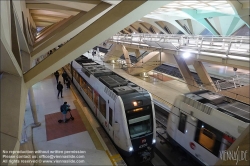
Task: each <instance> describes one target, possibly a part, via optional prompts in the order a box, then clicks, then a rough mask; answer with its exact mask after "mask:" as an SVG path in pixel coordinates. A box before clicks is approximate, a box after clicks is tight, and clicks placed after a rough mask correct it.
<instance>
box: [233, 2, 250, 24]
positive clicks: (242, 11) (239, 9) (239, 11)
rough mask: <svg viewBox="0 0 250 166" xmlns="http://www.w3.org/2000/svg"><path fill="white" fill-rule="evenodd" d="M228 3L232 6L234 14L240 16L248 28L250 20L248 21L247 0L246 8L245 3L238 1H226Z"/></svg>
mask: <svg viewBox="0 0 250 166" xmlns="http://www.w3.org/2000/svg"><path fill="white" fill-rule="evenodd" d="M228 3H229V4H230V5H231V6H232V8H233V10H234V12H235V14H236V16H237V17H239V18H241V19H242V20H243V21H244V22H245V23H246V25H247V26H248V28H250V21H249V1H248V6H247V5H246V7H247V8H244V6H245V5H243V4H241V3H240V2H239V1H228Z"/></svg>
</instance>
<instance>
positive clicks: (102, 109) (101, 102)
mask: <svg viewBox="0 0 250 166" xmlns="http://www.w3.org/2000/svg"><path fill="white" fill-rule="evenodd" d="M99 106H100V112H101V113H102V115H103V116H104V117H105V118H106V101H105V100H104V99H103V98H102V97H101V96H99Z"/></svg>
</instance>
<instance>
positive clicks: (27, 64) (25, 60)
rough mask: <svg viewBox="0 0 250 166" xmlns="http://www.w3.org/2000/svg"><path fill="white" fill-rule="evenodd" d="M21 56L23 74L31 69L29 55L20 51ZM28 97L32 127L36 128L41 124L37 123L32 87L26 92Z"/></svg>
mask: <svg viewBox="0 0 250 166" xmlns="http://www.w3.org/2000/svg"><path fill="white" fill-rule="evenodd" d="M21 55H22V63H23V72H26V71H28V70H29V69H30V68H31V67H32V65H31V58H30V53H28V52H25V51H23V50H21ZM28 96H29V102H30V109H31V112H32V117H33V120H34V127H38V126H40V125H41V123H40V122H38V118H37V111H36V103H35V97H34V93H33V89H32V87H30V88H29V90H28Z"/></svg>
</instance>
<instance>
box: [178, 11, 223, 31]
mask: <svg viewBox="0 0 250 166" xmlns="http://www.w3.org/2000/svg"><path fill="white" fill-rule="evenodd" d="M182 11H183V12H185V13H187V14H188V15H190V16H191V18H192V19H193V20H196V21H197V22H199V23H200V24H202V25H203V26H204V27H205V28H206V29H208V30H209V31H210V32H211V33H212V34H213V35H222V34H220V33H219V30H217V29H216V28H215V27H213V26H212V24H211V23H210V22H209V20H208V19H207V18H211V17H219V16H228V14H225V13H220V12H209V13H202V12H199V11H197V10H193V9H182Z"/></svg>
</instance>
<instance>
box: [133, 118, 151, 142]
mask: <svg viewBox="0 0 250 166" xmlns="http://www.w3.org/2000/svg"><path fill="white" fill-rule="evenodd" d="M128 123H129V132H130V136H131V138H134V137H138V136H141V135H145V134H148V133H151V132H152V121H151V116H150V115H145V116H141V117H138V118H134V119H130V120H128Z"/></svg>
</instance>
